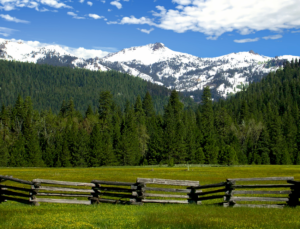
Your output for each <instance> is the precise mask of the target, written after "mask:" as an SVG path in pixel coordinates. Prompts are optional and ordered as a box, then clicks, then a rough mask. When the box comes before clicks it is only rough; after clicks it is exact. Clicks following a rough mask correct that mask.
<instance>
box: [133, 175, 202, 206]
mask: <svg viewBox="0 0 300 229" xmlns="http://www.w3.org/2000/svg"><path fill="white" fill-rule="evenodd" d="M137 183H138V184H139V193H140V196H139V197H140V201H141V202H142V203H165V204H188V203H197V196H196V192H197V191H196V189H194V187H196V186H199V181H188V180H168V179H156V178H154V179H149V178H137ZM149 185H155V187H149ZM166 185H167V186H170V185H171V186H177V187H176V188H175V187H174V188H169V187H165V186H166ZM159 186H160V187H159ZM161 186H163V187H161ZM178 186H180V187H179V188H178ZM182 186H184V187H185V188H183V187H182ZM165 193H168V194H165ZM170 193H172V194H170ZM158 198H160V199H158ZM174 199H175V200H174ZM183 199H185V200H183Z"/></svg>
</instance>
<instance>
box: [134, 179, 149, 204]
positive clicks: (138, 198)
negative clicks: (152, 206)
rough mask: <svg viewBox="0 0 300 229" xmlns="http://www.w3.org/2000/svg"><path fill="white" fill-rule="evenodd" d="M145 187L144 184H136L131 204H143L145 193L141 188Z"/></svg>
mask: <svg viewBox="0 0 300 229" xmlns="http://www.w3.org/2000/svg"><path fill="white" fill-rule="evenodd" d="M145 187H146V184H145V183H136V190H135V191H132V199H130V203H131V204H143V199H144V198H145V197H144V193H145V191H144V190H143V188H145ZM134 197H135V198H134Z"/></svg>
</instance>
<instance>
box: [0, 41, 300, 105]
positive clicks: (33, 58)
mask: <svg viewBox="0 0 300 229" xmlns="http://www.w3.org/2000/svg"><path fill="white" fill-rule="evenodd" d="M105 54H108V53H105V52H103V51H101V50H87V49H83V48H79V49H72V48H69V47H65V46H59V45H48V44H42V43H39V42H37V41H27V42H25V41H16V40H10V41H9V40H4V39H1V38H0V58H2V59H7V60H17V61H23V62H32V63H38V64H52V65H56V66H69V67H73V68H74V67H78V68H85V69H89V70H92V71H108V70H111V69H114V70H117V71H120V72H123V73H128V74H130V75H133V76H136V77H140V78H142V79H144V80H147V81H150V82H152V83H156V84H159V85H164V86H166V87H168V88H170V89H171V88H172V89H173V88H175V89H176V90H179V91H182V92H185V93H188V94H189V95H191V96H192V97H194V98H195V99H197V96H196V95H199V93H198V92H199V90H202V89H203V88H204V87H206V86H209V87H210V88H211V90H212V94H213V96H214V97H215V98H218V97H225V98H226V97H227V96H228V95H230V94H234V93H236V92H238V91H240V90H242V88H243V87H244V86H246V85H247V84H249V83H250V82H253V81H259V80H260V79H261V78H262V77H264V76H265V75H267V74H268V73H269V72H271V71H276V70H277V69H278V68H280V67H282V65H283V63H284V61H285V60H289V61H291V60H292V59H296V58H297V59H299V57H298V56H290V55H284V56H279V57H275V58H272V57H267V56H262V55H259V54H257V53H255V52H253V51H252V50H251V51H250V52H239V53H230V54H228V55H224V56H220V57H214V58H199V57H196V56H192V55H190V54H186V53H181V52H176V51H173V50H171V49H169V48H167V47H165V45H164V44H162V43H155V44H149V45H145V46H140V47H132V48H127V49H124V50H121V51H119V52H116V53H110V54H108V55H106V56H105ZM198 100H199V96H198Z"/></svg>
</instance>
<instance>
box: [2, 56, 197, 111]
mask: <svg viewBox="0 0 300 229" xmlns="http://www.w3.org/2000/svg"><path fill="white" fill-rule="evenodd" d="M0 88H1V90H0V101H1V104H3V105H12V104H14V103H15V101H16V100H17V97H18V94H20V95H21V96H22V97H23V98H26V97H27V96H30V97H31V99H32V102H33V104H34V108H35V109H37V110H39V111H41V110H45V109H50V108H51V110H52V111H53V112H55V113H58V111H59V110H60V108H61V105H62V103H63V100H65V101H69V100H70V99H71V98H72V99H73V101H74V104H75V108H76V109H77V110H78V111H80V112H81V113H82V114H84V113H85V111H86V110H87V107H88V105H91V106H92V108H93V110H96V109H97V105H98V100H99V93H100V92H101V91H107V90H109V91H111V92H112V94H113V96H114V100H115V102H116V103H117V105H120V106H121V107H122V108H124V107H125V103H126V101H127V100H128V101H129V102H130V103H133V102H134V101H135V99H136V97H137V96H138V95H140V96H141V97H143V96H144V95H145V94H146V92H147V91H149V92H150V94H151V96H152V97H153V102H154V106H155V109H156V111H157V112H162V110H163V106H164V105H165V104H166V103H167V101H168V96H169V95H170V91H169V90H168V89H167V88H165V87H163V86H159V85H156V84H152V83H151V82H147V81H144V80H142V79H140V78H136V77H132V76H130V75H128V74H125V73H120V72H117V71H112V70H111V71H106V72H99V71H90V70H85V69H71V68H69V67H55V66H50V65H37V64H31V63H21V62H12V61H4V60H0ZM182 98H183V97H182ZM183 101H186V102H187V104H189V103H191V102H192V101H191V100H190V99H188V98H185V99H184V98H183Z"/></svg>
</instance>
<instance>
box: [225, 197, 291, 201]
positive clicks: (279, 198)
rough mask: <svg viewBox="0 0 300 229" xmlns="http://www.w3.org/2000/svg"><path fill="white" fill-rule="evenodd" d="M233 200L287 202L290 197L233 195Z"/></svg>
mask: <svg viewBox="0 0 300 229" xmlns="http://www.w3.org/2000/svg"><path fill="white" fill-rule="evenodd" d="M230 200H232V201H271V202H287V201H289V198H281V197H244V196H232V197H231V198H230Z"/></svg>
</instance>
